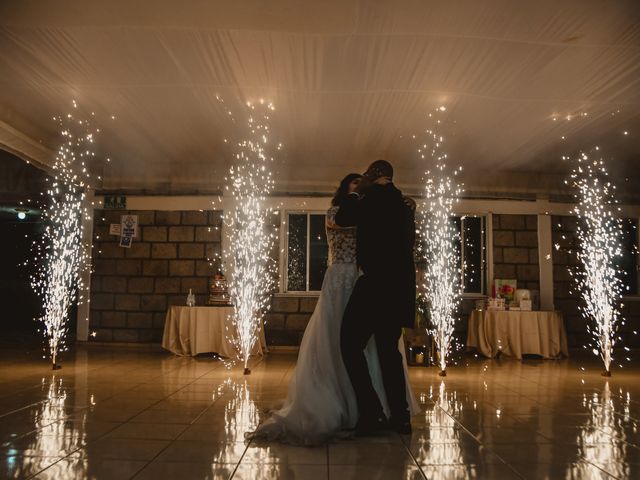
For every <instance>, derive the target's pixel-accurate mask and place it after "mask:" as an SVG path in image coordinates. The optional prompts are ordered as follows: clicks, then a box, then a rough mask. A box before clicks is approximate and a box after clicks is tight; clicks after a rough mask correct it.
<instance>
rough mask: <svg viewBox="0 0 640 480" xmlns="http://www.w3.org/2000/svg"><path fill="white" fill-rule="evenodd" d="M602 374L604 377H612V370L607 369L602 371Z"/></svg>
mask: <svg viewBox="0 0 640 480" xmlns="http://www.w3.org/2000/svg"><path fill="white" fill-rule="evenodd" d="M601 375H602V376H603V377H610V376H611V370H605V371H604V372H602V373H601Z"/></svg>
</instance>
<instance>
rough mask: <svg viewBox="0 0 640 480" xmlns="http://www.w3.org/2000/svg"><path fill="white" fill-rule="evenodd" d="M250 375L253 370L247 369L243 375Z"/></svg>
mask: <svg viewBox="0 0 640 480" xmlns="http://www.w3.org/2000/svg"><path fill="white" fill-rule="evenodd" d="M250 374H251V370H250V369H249V368H246V367H245V369H244V373H243V375H250Z"/></svg>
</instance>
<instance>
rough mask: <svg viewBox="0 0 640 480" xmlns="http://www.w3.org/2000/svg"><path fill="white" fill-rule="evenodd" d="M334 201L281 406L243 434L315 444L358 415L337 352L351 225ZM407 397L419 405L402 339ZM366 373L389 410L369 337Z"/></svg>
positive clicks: (350, 277) (354, 271) (352, 276)
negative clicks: (343, 222) (322, 260)
mask: <svg viewBox="0 0 640 480" xmlns="http://www.w3.org/2000/svg"><path fill="white" fill-rule="evenodd" d="M336 212H337V207H332V208H331V209H329V211H328V212H327V241H328V243H329V267H328V269H327V272H326V274H325V276H324V280H323V282H322V290H321V292H320V297H319V299H318V303H317V305H316V308H315V311H314V312H313V315H312V316H311V319H310V320H309V324H308V325H307V328H306V330H305V332H304V336H303V338H302V343H301V345H300V352H299V355H298V361H297V363H296V368H295V371H294V373H293V377H292V378H291V381H290V383H289V392H288V394H287V398H286V401H285V403H284V406H283V407H282V408H281V409H279V410H277V411H274V412H272V414H271V417H270V418H268V419H267V420H266V421H265V422H263V423H262V424H261V425H259V426H258V428H257V430H256V431H255V432H250V433H248V434H247V438H250V439H251V438H255V439H261V440H278V441H281V442H286V443H293V444H298V445H317V444H320V443H323V442H325V441H326V440H327V439H329V438H330V437H332V436H334V435H336V434H337V433H339V432H340V431H341V430H344V429H349V428H353V427H354V426H355V424H356V421H357V420H358V407H357V405H356V398H355V392H354V391H353V387H352V386H351V382H350V381H349V377H348V376H347V371H346V370H345V367H344V364H343V363H342V356H341V354H340V326H341V324H342V315H343V313H344V309H345V307H346V306H347V302H348V301H349V297H350V295H351V291H352V290H353V287H354V285H355V283H356V280H357V279H358V276H359V273H358V268H357V267H356V256H355V253H356V248H355V247H356V238H355V234H356V232H355V228H340V227H337V226H336V225H335V223H334V218H335V214H336ZM398 348H399V349H400V352H401V353H402V358H403V365H404V372H405V378H406V379H407V382H406V384H407V403H408V404H409V410H410V413H411V415H415V414H417V413H419V412H420V407H419V405H418V402H417V401H416V399H415V395H414V394H413V391H412V389H411V385H410V384H409V381H408V370H407V362H406V358H405V354H404V348H403V345H402V339H400V341H399V343H398ZM365 356H366V358H367V362H368V365H369V373H370V374H371V379H372V381H373V385H374V388H375V390H376V392H377V393H378V396H379V397H380V401H381V403H382V405H383V408H384V410H385V414H386V415H387V416H388V415H389V408H388V404H387V399H386V395H385V392H384V386H383V383H382V373H381V370H380V363H379V361H378V354H377V351H376V345H375V342H374V340H373V337H372V338H371V340H370V341H369V343H368V345H367V348H366V349H365Z"/></svg>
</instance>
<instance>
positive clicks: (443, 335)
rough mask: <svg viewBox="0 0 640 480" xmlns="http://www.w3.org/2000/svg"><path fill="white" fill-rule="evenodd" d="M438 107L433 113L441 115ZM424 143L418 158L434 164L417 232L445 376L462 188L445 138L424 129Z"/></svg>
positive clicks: (456, 294) (457, 275)
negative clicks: (456, 214)
mask: <svg viewBox="0 0 640 480" xmlns="http://www.w3.org/2000/svg"><path fill="white" fill-rule="evenodd" d="M441 111H442V110H441V109H440V108H438V109H436V112H441ZM437 123H438V124H439V123H440V121H439V120H438V122H437ZM425 132H426V134H427V141H426V142H425V143H424V144H423V145H422V146H421V147H420V148H418V155H419V157H420V158H421V159H427V158H428V159H431V160H433V161H435V163H436V165H435V169H434V170H433V171H432V170H427V172H426V173H425V191H424V192H425V194H424V206H423V209H422V217H421V219H420V232H421V233H422V243H421V245H420V249H421V250H422V252H423V255H424V258H425V260H426V271H425V276H424V280H425V283H424V284H423V285H422V286H421V287H422V289H423V290H424V291H425V292H426V298H427V302H428V304H429V307H430V312H431V324H432V326H433V327H432V331H431V333H432V335H433V337H434V339H435V342H436V345H437V349H438V363H439V365H440V373H439V375H441V376H445V375H446V368H447V356H448V355H449V352H450V350H451V347H452V342H453V340H454V337H453V330H454V324H455V313H456V310H457V309H458V306H459V304H460V299H461V295H462V284H461V281H460V280H461V276H462V268H461V262H460V252H459V251H458V249H457V248H456V245H457V244H458V243H459V242H460V232H459V230H458V229H457V228H456V226H455V224H454V223H453V221H452V218H453V215H454V212H453V206H454V205H455V204H456V203H457V202H458V201H459V197H460V195H461V193H462V187H461V185H460V184H458V182H457V181H456V180H455V178H454V177H455V176H456V175H457V174H458V173H459V172H460V171H461V169H456V170H455V171H454V172H453V176H451V175H449V173H448V168H447V165H446V160H447V155H446V153H443V152H442V144H443V142H444V138H443V137H442V136H441V135H439V134H438V133H437V132H436V131H435V130H433V129H427V130H426V131H425Z"/></svg>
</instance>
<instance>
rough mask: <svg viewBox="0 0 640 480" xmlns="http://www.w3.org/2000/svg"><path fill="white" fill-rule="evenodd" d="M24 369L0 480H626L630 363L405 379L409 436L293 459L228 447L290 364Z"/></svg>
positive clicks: (76, 360) (75, 359) (144, 358)
mask: <svg viewBox="0 0 640 480" xmlns="http://www.w3.org/2000/svg"><path fill="white" fill-rule="evenodd" d="M34 357H35V356H34V355H31V356H28V355H26V354H25V353H23V350H22V349H20V350H18V349H17V350H11V349H10V348H9V349H6V348H5V349H3V350H2V352H0V478H30V477H34V478H39V479H64V478H73V479H76V478H78V479H79V478H97V479H103V478H104V479H110V478H113V479H126V478H136V479H153V480H159V479H163V478H168V479H191V478H193V479H201V478H209V479H210V478H230V477H231V478H234V479H252V480H253V479H276V478H283V479H287V478H301V479H304V480H315V479H320V478H321V479H327V478H329V479H331V480H334V479H339V480H341V479H385V480H387V479H424V478H428V479H436V478H450V479H465V478H479V479H490V478H497V479H510V478H531V479H591V478H640V448H639V447H640V433H639V431H638V427H639V425H638V423H639V422H640V382H638V380H639V379H640V367H630V368H627V369H625V370H621V371H616V372H614V376H613V377H612V378H610V379H608V380H607V379H605V378H603V377H601V376H600V375H599V372H600V366H599V365H598V363H597V362H595V360H580V359H572V360H563V361H558V362H554V361H535V360H525V361H524V362H520V361H517V360H508V359H504V360H479V359H475V358H473V357H469V358H466V359H465V360H464V361H463V362H462V363H463V364H462V365H461V366H458V367H452V368H450V369H449V375H448V376H447V377H446V378H444V379H441V378H440V377H438V376H437V375H436V369H435V368H412V369H411V382H412V384H413V386H414V388H415V390H416V392H417V394H418V396H419V399H420V402H421V404H422V406H423V408H424V413H423V414H421V415H419V416H417V417H414V419H413V425H414V433H413V435H411V436H407V437H400V436H398V435H389V436H384V437H376V438H370V439H355V440H337V441H335V442H333V443H331V444H329V445H326V446H322V447H318V448H301V447H292V446H286V445H280V444H260V445H254V444H247V443H245V441H244V433H245V432H246V431H248V430H252V429H253V428H254V427H255V426H256V424H257V423H258V422H260V420H261V419H262V418H264V414H263V410H264V409H265V408H268V407H270V406H273V405H274V402H277V401H278V400H279V399H281V398H283V396H284V394H285V392H286V386H287V383H288V378H289V375H290V374H291V371H292V369H293V367H294V365H295V355H291V354H282V353H281V354H271V355H269V356H268V357H266V358H265V359H260V360H256V361H255V362H254V365H253V373H252V374H251V375H249V376H243V375H242V372H241V370H240V369H239V368H235V369H232V370H228V369H226V368H225V367H224V366H223V365H222V363H221V362H218V361H214V360H211V359H192V358H178V357H174V356H172V355H169V354H166V353H163V352H160V351H159V350H152V349H149V348H139V349H133V348H124V347H98V346H95V345H92V346H84V347H78V348H77V349H75V351H73V352H69V353H67V354H65V356H64V357H63V362H62V363H63V369H62V370H59V371H56V372H52V371H51V370H49V369H48V367H47V364H46V362H45V361H43V360H39V359H35V358H34ZM582 366H584V367H585V368H586V370H581V367H582Z"/></svg>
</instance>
